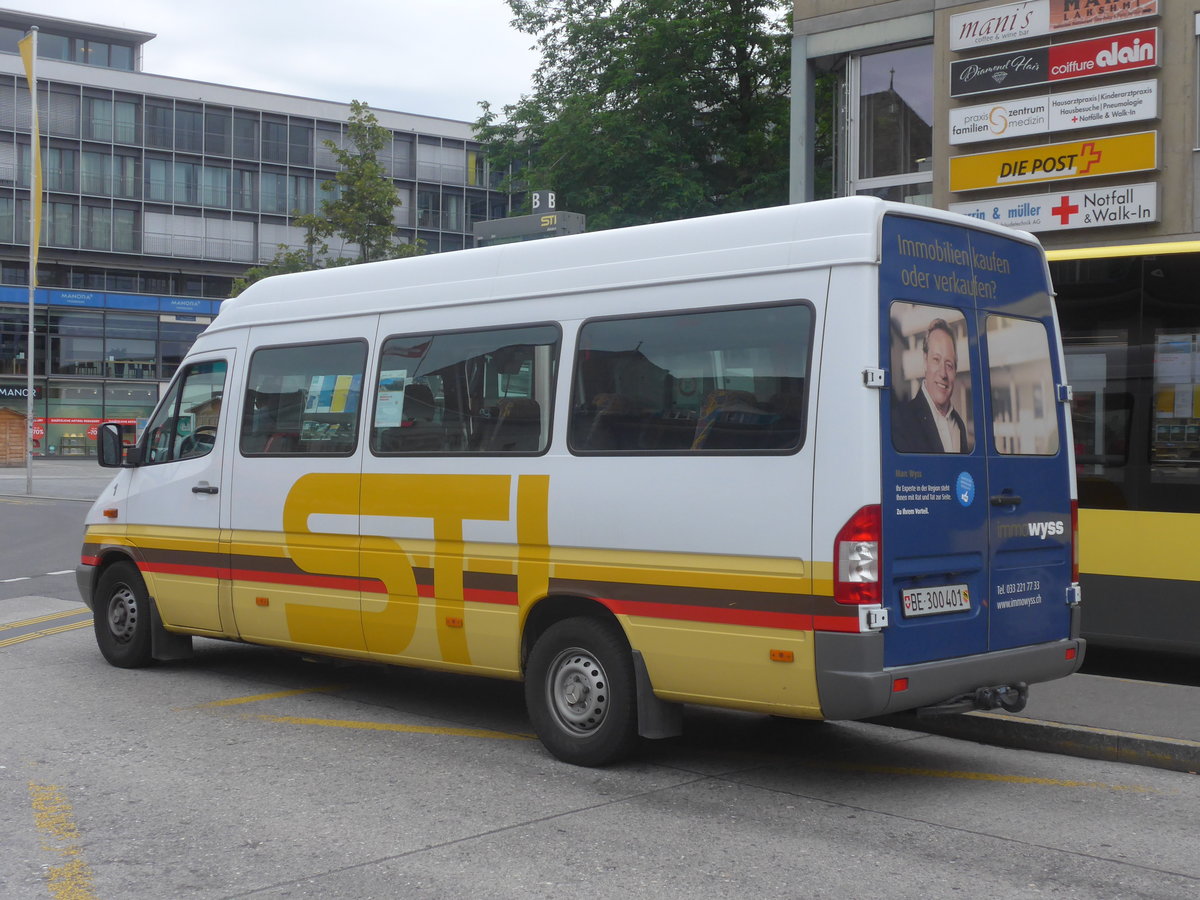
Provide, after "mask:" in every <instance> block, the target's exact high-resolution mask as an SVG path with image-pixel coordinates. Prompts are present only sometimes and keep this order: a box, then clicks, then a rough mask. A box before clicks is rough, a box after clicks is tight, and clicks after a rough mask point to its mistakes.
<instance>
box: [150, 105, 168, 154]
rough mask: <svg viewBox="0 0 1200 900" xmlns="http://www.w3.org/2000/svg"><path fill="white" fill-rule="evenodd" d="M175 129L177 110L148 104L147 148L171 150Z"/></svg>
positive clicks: (166, 106)
mask: <svg viewBox="0 0 1200 900" xmlns="http://www.w3.org/2000/svg"><path fill="white" fill-rule="evenodd" d="M174 129H175V110H174V109H172V108H171V106H170V105H169V104H168V105H164V104H162V103H147V104H146V146H147V147H159V148H161V149H164V150H170V149H171V146H172V143H173V133H174Z"/></svg>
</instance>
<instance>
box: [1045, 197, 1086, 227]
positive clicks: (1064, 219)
mask: <svg viewBox="0 0 1200 900" xmlns="http://www.w3.org/2000/svg"><path fill="white" fill-rule="evenodd" d="M1050 212H1051V214H1053V215H1056V216H1058V224H1060V225H1069V224H1070V222H1071V216H1073V215H1074V214H1075V213H1077V212H1079V207H1078V206H1077V205H1075V204H1074V203H1072V202H1071V198H1070V197H1068V196H1067V195H1066V194H1064V195H1063V196H1062V198H1061V199H1060V200H1059V201H1058V206H1054V207H1051V208H1050Z"/></svg>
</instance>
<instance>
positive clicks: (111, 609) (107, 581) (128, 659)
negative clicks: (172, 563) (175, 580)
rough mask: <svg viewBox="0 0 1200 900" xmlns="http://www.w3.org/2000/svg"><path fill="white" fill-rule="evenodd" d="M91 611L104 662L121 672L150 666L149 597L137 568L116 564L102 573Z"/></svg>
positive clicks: (120, 563) (122, 563)
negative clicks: (120, 669) (106, 661)
mask: <svg viewBox="0 0 1200 900" xmlns="http://www.w3.org/2000/svg"><path fill="white" fill-rule="evenodd" d="M92 608H93V614H92V625H93V627H94V628H95V631H96V643H97V645H99V647H100V652H101V653H102V654H103V655H104V658H105V659H106V660H108V661H109V662H110V663H111V664H112V665H114V666H117V667H119V668H122V669H137V668H141V667H142V666H146V665H149V664H150V662H151V660H152V657H151V655H150V651H151V648H150V595H149V594H148V593H146V583H145V582H144V581H142V576H141V573H140V572H138V570H137V566H135V565H134V564H133V563H131V562H119V563H113V564H112V565H111V566H109V567H108V568H107V569H105V570H104V572H103V573H102V574H101V575H100V580H99V581H98V582H97V583H96V594H95V596H94V597H93V598H92Z"/></svg>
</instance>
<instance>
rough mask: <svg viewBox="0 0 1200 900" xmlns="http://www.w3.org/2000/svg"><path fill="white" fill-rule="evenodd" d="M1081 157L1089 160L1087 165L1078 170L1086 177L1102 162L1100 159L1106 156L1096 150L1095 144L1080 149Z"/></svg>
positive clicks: (1085, 145) (1088, 144)
mask: <svg viewBox="0 0 1200 900" xmlns="http://www.w3.org/2000/svg"><path fill="white" fill-rule="evenodd" d="M1079 155H1080V157H1081V158H1083V159H1086V160H1087V165H1084V166H1081V167H1080V168H1079V170H1078V174H1080V175H1086V174H1087V173H1088V172H1090V171H1091V169H1092V166H1094V165H1095V164H1096V163H1098V162H1100V157H1102V156H1103V155H1104V154H1103V152H1101V151H1100V150H1097V149H1096V145H1095V144H1092V143H1087V144H1084V145H1083V146H1082V147H1080V148H1079Z"/></svg>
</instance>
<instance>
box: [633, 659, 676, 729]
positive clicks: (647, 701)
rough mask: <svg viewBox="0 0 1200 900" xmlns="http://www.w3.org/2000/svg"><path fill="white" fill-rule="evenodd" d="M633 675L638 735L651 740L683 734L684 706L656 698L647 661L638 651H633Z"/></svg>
mask: <svg viewBox="0 0 1200 900" xmlns="http://www.w3.org/2000/svg"><path fill="white" fill-rule="evenodd" d="M633 674H634V679H635V680H636V682H637V716H638V734H639V735H640V736H641V737H644V738H650V739H651V740H658V739H660V738H669V737H677V736H678V735H681V734H683V704H682V703H668V702H667V701H666V700H660V699H659V698H658V697H656V696H654V687H653V686H652V685H651V684H650V673H649V672H647V671H646V661H645V660H644V659H642V654H641V652H640V651H638V650H634V651H633Z"/></svg>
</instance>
